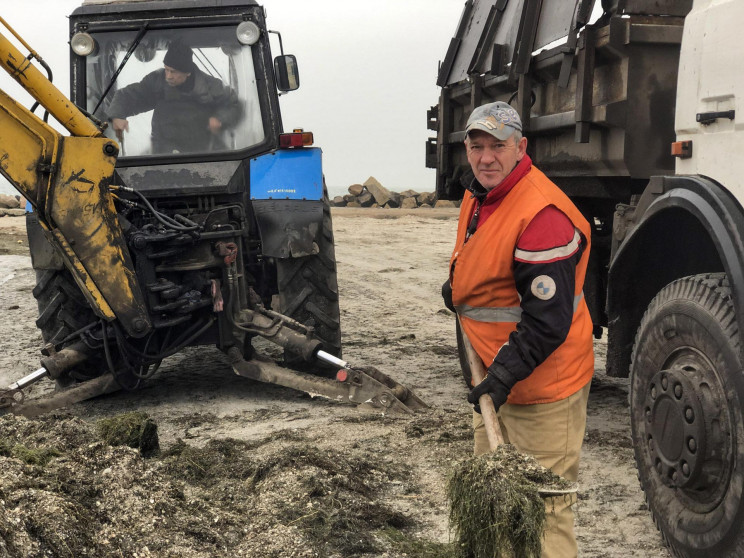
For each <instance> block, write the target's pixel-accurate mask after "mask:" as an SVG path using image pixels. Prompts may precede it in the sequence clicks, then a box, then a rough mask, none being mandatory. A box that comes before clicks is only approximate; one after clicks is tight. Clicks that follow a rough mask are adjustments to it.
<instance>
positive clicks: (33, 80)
mask: <svg viewBox="0 0 744 558" xmlns="http://www.w3.org/2000/svg"><path fill="white" fill-rule="evenodd" d="M0 22H1V23H2V25H3V26H4V27H5V28H6V29H8V31H10V32H11V33H12V34H13V36H14V37H15V38H16V39H17V40H18V41H19V42H20V43H21V44H23V46H24V48H26V49H28V51H29V53H30V54H29V55H28V56H23V55H22V54H21V53H20V51H18V49H17V48H16V47H15V46H14V45H13V44H12V43H11V42H10V41H9V40H8V38H7V37H6V36H5V35H4V34H3V33H2V32H1V31H2V30H1V29H0V65H2V67H3V68H4V69H5V71H7V72H8V73H9V74H10V75H11V76H12V77H13V79H15V80H16V81H17V82H18V83H19V84H20V85H21V86H22V87H23V88H24V89H25V90H26V91H28V92H29V93H30V94H31V95H32V96H33V97H34V98H35V99H36V100H37V101H38V102H39V103H40V104H41V105H42V106H43V107H44V108H45V109H46V110H47V111H49V113H50V114H51V115H52V116H54V118H56V119H57V121H59V122H60V124H62V126H64V127H65V128H66V129H67V131H69V132H70V134H71V136H63V135H61V134H60V133H59V132H57V131H56V130H54V129H53V128H52V127H51V126H49V125H48V124H47V123H45V122H44V121H43V120H41V119H40V118H39V117H37V116H36V115H35V114H33V113H32V112H31V111H29V110H28V109H26V108H25V107H23V106H22V105H20V104H19V103H18V102H16V101H15V100H14V99H13V98H11V97H10V96H9V95H7V94H6V93H5V92H4V91H3V90H2V89H0V173H2V175H3V176H5V178H7V179H8V180H9V181H10V182H11V183H12V184H13V186H15V188H16V189H17V190H18V191H19V192H20V193H21V194H23V196H24V197H25V198H26V199H27V200H28V201H30V202H31V205H33V207H34V210H35V211H36V212H37V214H38V217H39V223H40V224H41V226H42V228H43V229H44V232H45V234H46V236H47V238H48V239H49V241H50V243H51V244H52V245H53V246H54V247H55V249H56V250H57V251H58V252H59V254H60V255H61V256H62V259H63V261H64V262H65V265H66V267H67V269H69V271H70V272H71V273H72V275H73V277H74V278H75V280H76V281H77V283H78V285H79V287H80V289H81V291H82V292H83V294H84V295H85V296H86V298H87V300H88V302H89V303H90V305H91V307H92V308H93V310H94V311H95V313H96V314H97V315H98V316H100V317H101V318H103V319H105V320H107V321H113V320H115V319H118V320H119V321H120V323H121V325H122V326H123V327H124V329H125V330H126V332H127V333H128V334H129V335H131V336H133V337H141V336H143V335H145V334H146V333H148V332H149V331H150V329H151V327H152V326H151V323H150V319H149V317H148V314H147V308H146V306H145V303H144V298H143V296H142V292H141V290H140V288H139V285H138V283H137V280H136V277H135V274H134V266H133V264H132V261H131V258H130V256H129V251H128V250H127V247H126V242H125V240H124V235H123V233H122V230H121V227H120V225H119V221H118V218H117V215H116V209H115V207H114V201H113V198H112V196H111V194H110V193H109V190H108V188H109V185H110V184H111V180H112V177H113V174H114V165H115V163H116V156H117V154H118V153H119V146H118V144H117V143H116V142H115V141H113V140H111V139H109V138H106V137H105V136H104V135H103V133H102V131H101V129H99V127H98V126H96V125H95V124H94V123H93V122H92V121H91V120H90V119H89V118H88V117H87V116H86V115H85V114H83V113H82V112H81V111H80V110H79V109H78V108H77V107H76V106H75V105H74V104H73V103H72V101H70V100H69V99H68V98H67V97H66V96H65V95H64V94H62V92H61V91H59V89H57V88H56V87H55V86H54V85H52V83H51V82H50V81H49V80H48V79H47V78H46V77H45V76H44V75H43V74H42V73H41V72H40V71H39V70H38V69H37V68H36V67H35V66H34V65H33V64H32V63H31V60H32V59H33V58H36V59H38V60H41V58H40V57H39V56H38V55H37V54H36V53H35V52H34V51H33V50H32V49H31V48H30V47H29V46H28V45H27V44H26V43H25V42H24V41H23V39H22V38H21V37H19V36H18V35H17V34H16V33H15V31H13V29H11V28H10V26H9V25H8V24H7V23H6V22H5V20H3V19H2V18H0Z"/></svg>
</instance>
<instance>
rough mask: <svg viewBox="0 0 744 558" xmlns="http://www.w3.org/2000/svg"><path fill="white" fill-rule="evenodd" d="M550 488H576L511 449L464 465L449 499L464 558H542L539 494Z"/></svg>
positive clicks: (450, 485) (457, 472) (542, 515)
mask: <svg viewBox="0 0 744 558" xmlns="http://www.w3.org/2000/svg"><path fill="white" fill-rule="evenodd" d="M544 487H548V488H554V489H558V490H560V489H568V488H570V487H571V484H570V483H569V482H568V481H566V480H565V479H563V478H561V477H559V476H558V475H555V474H554V473H553V472H551V471H550V470H548V469H546V468H545V467H543V466H542V465H540V464H539V463H538V462H537V461H536V460H535V459H534V458H533V457H531V456H527V455H524V454H522V453H520V452H519V451H517V449H516V448H515V447H514V446H513V445H511V444H503V445H501V446H499V447H498V448H496V450H495V451H493V452H491V453H487V454H485V455H481V456H477V457H472V458H469V459H467V460H465V461H463V462H462V463H460V464H458V466H457V467H456V468H455V469H454V471H453V472H452V474H451V475H450V478H449V479H448V483H447V496H448V498H449V500H450V503H451V506H450V523H451V525H452V528H453V529H454V531H455V535H456V537H457V540H456V544H457V548H458V552H459V556H463V557H465V556H467V557H470V558H494V557H500V556H520V557H524V558H529V557H532V556H535V557H538V556H540V553H541V546H542V537H543V528H544V525H545V500H544V499H543V498H542V496H540V494H539V492H538V489H539V488H544Z"/></svg>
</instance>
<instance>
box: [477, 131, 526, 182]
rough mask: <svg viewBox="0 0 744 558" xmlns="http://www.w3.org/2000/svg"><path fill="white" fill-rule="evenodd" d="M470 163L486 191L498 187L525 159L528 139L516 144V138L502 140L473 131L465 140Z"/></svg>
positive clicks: (522, 139)
mask: <svg viewBox="0 0 744 558" xmlns="http://www.w3.org/2000/svg"><path fill="white" fill-rule="evenodd" d="M465 148H466V150H467V154H468V163H470V167H471V168H472V169H473V174H475V178H477V179H478V182H480V183H481V185H482V186H483V187H484V188H485V189H486V190H491V189H493V188H495V187H496V186H498V185H499V184H500V183H501V181H502V180H504V178H506V176H507V175H508V174H509V173H510V172H511V171H512V169H513V168H514V166H515V165H516V164H517V162H519V161H521V160H522V157H524V154H525V150H526V149H527V138H524V137H523V138H521V139H520V140H519V143H515V142H514V136H511V137H510V138H509V139H505V140H500V139H497V138H495V137H493V136H492V135H491V134H487V133H486V132H482V131H480V130H473V131H471V132H470V133H469V134H468V139H467V140H465Z"/></svg>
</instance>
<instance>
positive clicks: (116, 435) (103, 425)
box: [96, 411, 160, 457]
mask: <svg viewBox="0 0 744 558" xmlns="http://www.w3.org/2000/svg"><path fill="white" fill-rule="evenodd" d="M96 426H97V429H98V435H99V436H100V438H101V440H103V441H104V442H105V443H107V444H108V445H109V446H128V447H130V448H134V449H138V450H139V452H140V454H142V456H143V457H150V456H152V455H155V454H156V453H157V452H158V451H159V450H160V444H159V442H158V427H157V425H156V424H155V421H153V420H152V419H151V418H150V417H148V416H147V414H146V413H142V412H138V411H135V412H131V413H124V414H121V415H116V416H114V417H111V418H105V419H101V420H99V421H98V423H97V425H96Z"/></svg>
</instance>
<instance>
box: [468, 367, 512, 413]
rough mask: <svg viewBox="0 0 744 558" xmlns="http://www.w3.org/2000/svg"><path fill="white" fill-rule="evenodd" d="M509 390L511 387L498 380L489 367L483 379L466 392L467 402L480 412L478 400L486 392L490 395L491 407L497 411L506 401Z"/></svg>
mask: <svg viewBox="0 0 744 558" xmlns="http://www.w3.org/2000/svg"><path fill="white" fill-rule="evenodd" d="M510 391H511V388H510V387H509V386H507V385H506V384H505V383H504V382H502V381H501V380H499V379H498V378H497V377H496V375H495V374H493V373H491V369H490V368H489V369H488V374H486V377H485V378H484V379H483V381H482V382H481V383H480V384H478V385H477V386H475V387H474V388H473V389H471V390H470V393H469V394H468V403H471V404H472V405H473V408H474V409H475V412H476V413H480V412H481V410H480V405H479V404H478V401H479V400H480V397H481V395H483V394H485V393H487V394H488V395H490V396H491V400H492V401H493V408H494V409H496V411H497V412H498V410H499V409H500V408H501V406H502V405H503V404H504V403H506V398H507V396H508V395H509V392H510Z"/></svg>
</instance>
